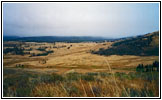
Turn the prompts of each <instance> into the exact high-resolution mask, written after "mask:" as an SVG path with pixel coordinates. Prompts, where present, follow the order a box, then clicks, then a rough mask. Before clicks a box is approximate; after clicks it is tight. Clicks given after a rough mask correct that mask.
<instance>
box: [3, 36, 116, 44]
mask: <svg viewBox="0 0 162 100" xmlns="http://www.w3.org/2000/svg"><path fill="white" fill-rule="evenodd" d="M3 40H4V41H22V42H67V43H78V42H104V41H105V40H106V41H115V40H116V39H111V38H109V39H108V38H102V37H90V36H38V37H16V36H4V37H3Z"/></svg>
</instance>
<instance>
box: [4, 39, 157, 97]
mask: <svg viewBox="0 0 162 100" xmlns="http://www.w3.org/2000/svg"><path fill="white" fill-rule="evenodd" d="M112 43H113V42H101V43H96V42H85V43H63V42H56V43H45V42H41V43H39V42H11V41H8V42H4V47H3V49H4V52H7V53H4V54H3V89H4V90H3V94H4V96H5V97H13V96H16V97H17V96H18V97H21V96H22V97H24V96H25V97H26V96H27V97H29V96H31V97H87V96H88V97H136V96H137V97H154V96H155V97H157V96H159V91H158V89H159V78H158V77H159V76H158V75H159V73H158V72H136V67H137V66H138V65H139V64H143V65H144V66H145V65H148V64H152V63H153V62H154V61H158V59H159V57H158V56H135V55H122V56H121V55H111V56H103V55H97V54H92V53H91V51H97V50H99V49H100V48H103V49H107V48H110V47H111V44H112ZM8 48H10V49H8ZM7 49H8V51H9V52H8V51H7ZM49 51H50V52H49ZM15 53H16V54H15Z"/></svg>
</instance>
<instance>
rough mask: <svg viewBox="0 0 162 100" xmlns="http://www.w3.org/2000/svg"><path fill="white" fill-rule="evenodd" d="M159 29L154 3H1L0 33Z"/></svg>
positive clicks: (118, 33)
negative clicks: (1, 19)
mask: <svg viewBox="0 0 162 100" xmlns="http://www.w3.org/2000/svg"><path fill="white" fill-rule="evenodd" d="M156 30H159V4H158V3H4V4H3V33H4V35H17V36H102V37H114V38H115V37H125V36H133V35H140V34H145V33H148V32H152V31H156Z"/></svg>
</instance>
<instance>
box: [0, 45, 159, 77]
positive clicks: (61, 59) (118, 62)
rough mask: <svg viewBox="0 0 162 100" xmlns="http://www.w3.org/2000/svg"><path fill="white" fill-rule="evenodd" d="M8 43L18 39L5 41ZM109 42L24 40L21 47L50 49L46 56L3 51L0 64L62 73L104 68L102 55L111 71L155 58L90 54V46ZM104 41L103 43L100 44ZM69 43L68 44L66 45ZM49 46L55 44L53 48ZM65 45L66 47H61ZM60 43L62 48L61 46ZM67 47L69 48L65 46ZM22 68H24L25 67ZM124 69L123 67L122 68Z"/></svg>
mask: <svg viewBox="0 0 162 100" xmlns="http://www.w3.org/2000/svg"><path fill="white" fill-rule="evenodd" d="M8 43H9V44H12V43H15V44H18V43H19V42H8ZM112 43H113V42H105V43H93V42H89V43H61V42H58V43H56V44H55V45H54V44H53V43H37V42H26V43H25V44H24V45H22V46H23V47H25V46H26V45H29V47H27V48H25V49H29V48H32V51H30V52H31V53H36V54H38V53H41V52H42V51H39V50H36V49H38V48H39V47H47V49H46V50H53V51H54V53H52V54H49V55H48V56H34V57H29V56H30V55H24V56H19V55H11V54H9V55H4V59H3V64H4V67H15V66H16V64H22V65H25V66H26V68H28V69H29V68H32V69H35V70H34V71H36V69H38V70H39V71H41V70H42V71H44V70H48V71H52V70H57V73H60V74H62V73H66V71H71V70H73V69H74V70H75V71H76V72H82V73H85V72H88V71H89V72H98V71H101V72H102V71H108V70H107V64H106V62H105V61H104V60H103V59H106V60H108V61H109V63H110V65H111V67H112V69H113V70H114V72H116V71H121V72H123V71H124V70H121V69H123V68H135V67H136V66H137V65H138V64H141V63H142V64H144V65H145V64H151V63H152V62H153V61H155V60H158V56H132V55H124V56H119V55H111V56H100V55H95V54H91V53H90V51H91V50H98V49H99V48H105V49H106V48H108V47H110V46H111V44H112ZM103 44H104V45H103ZM70 45H72V46H71V47H70ZM53 46H55V47H58V48H53ZM62 46H66V47H62ZM61 47H62V48H61ZM68 47H70V49H67V48H68ZM43 60H46V61H47V62H46V63H45V64H43V63H40V62H42V61H43ZM28 69H26V70H28ZM124 72H125V71H124Z"/></svg>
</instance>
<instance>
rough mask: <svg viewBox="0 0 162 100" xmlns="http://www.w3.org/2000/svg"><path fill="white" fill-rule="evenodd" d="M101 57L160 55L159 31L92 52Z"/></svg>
mask: <svg viewBox="0 0 162 100" xmlns="http://www.w3.org/2000/svg"><path fill="white" fill-rule="evenodd" d="M92 53H94V54H100V55H138V56H151V55H155V56H158V55H159V31H157V32H153V33H149V34H146V35H143V36H137V37H133V38H128V39H124V40H121V41H118V42H115V43H114V44H112V47H111V48H108V49H102V48H100V50H99V51H96V52H92Z"/></svg>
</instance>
